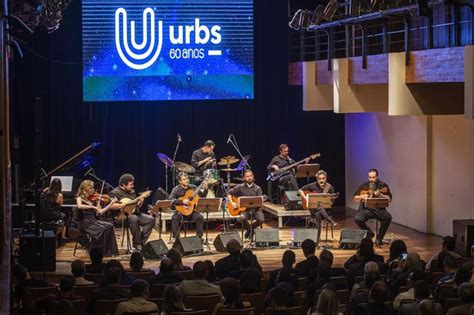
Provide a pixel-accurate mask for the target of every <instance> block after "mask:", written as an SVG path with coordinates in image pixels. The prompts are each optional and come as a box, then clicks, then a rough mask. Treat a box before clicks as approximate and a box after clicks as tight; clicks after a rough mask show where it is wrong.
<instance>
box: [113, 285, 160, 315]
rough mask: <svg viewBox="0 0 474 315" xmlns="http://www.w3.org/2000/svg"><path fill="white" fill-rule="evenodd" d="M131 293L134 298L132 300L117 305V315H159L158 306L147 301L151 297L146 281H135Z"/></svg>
mask: <svg viewBox="0 0 474 315" xmlns="http://www.w3.org/2000/svg"><path fill="white" fill-rule="evenodd" d="M130 292H131V295H132V297H131V298H130V300H128V301H125V302H121V303H119V304H118V305H117V308H116V310H115V315H122V314H124V313H137V312H143V313H150V314H158V306H157V305H156V304H155V303H153V302H149V301H147V300H146V298H147V297H148V295H149V285H148V283H147V282H146V281H145V280H141V279H137V280H135V281H134V282H133V283H132V287H131V289H130Z"/></svg>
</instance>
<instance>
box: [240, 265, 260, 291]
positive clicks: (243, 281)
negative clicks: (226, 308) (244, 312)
mask: <svg viewBox="0 0 474 315" xmlns="http://www.w3.org/2000/svg"><path fill="white" fill-rule="evenodd" d="M261 279H262V274H261V273H260V271H258V270H257V268H248V269H247V270H246V271H245V272H244V273H243V274H242V276H241V277H240V280H239V283H240V290H241V291H242V293H244V294H251V293H259V292H262V288H261V286H262V281H261Z"/></svg>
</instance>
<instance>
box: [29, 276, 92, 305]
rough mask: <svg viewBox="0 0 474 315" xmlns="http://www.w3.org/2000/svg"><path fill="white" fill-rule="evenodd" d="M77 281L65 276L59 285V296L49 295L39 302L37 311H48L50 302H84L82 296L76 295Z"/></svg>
mask: <svg viewBox="0 0 474 315" xmlns="http://www.w3.org/2000/svg"><path fill="white" fill-rule="evenodd" d="M75 286H76V280H75V279H74V277H73V276H64V277H63V278H62V279H61V282H60V283H59V292H58V293H57V294H49V295H47V296H44V297H42V298H40V299H39V300H37V301H36V302H35V306H36V309H37V310H39V311H40V310H47V309H48V304H49V302H52V301H59V300H69V301H76V300H82V299H83V298H82V296H78V295H75V294H74V287H75Z"/></svg>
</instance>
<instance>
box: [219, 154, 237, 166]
mask: <svg viewBox="0 0 474 315" xmlns="http://www.w3.org/2000/svg"><path fill="white" fill-rule="evenodd" d="M238 161H239V159H238V158H236V157H235V156H232V155H228V156H224V157H223V158H221V159H220V160H219V162H217V164H218V165H230V164H234V163H237V162H238Z"/></svg>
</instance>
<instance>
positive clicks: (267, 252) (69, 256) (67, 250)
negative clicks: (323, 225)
mask: <svg viewBox="0 0 474 315" xmlns="http://www.w3.org/2000/svg"><path fill="white" fill-rule="evenodd" d="M353 214H354V212H353V211H351V210H349V211H348V214H346V216H345V217H336V220H337V222H338V225H337V226H336V227H335V229H334V239H333V240H331V233H330V231H329V233H328V235H329V239H330V242H328V243H327V244H328V245H329V246H332V247H333V249H330V250H331V251H332V252H333V254H334V266H336V267H341V266H343V264H344V262H345V261H346V260H347V259H348V258H349V257H350V256H351V255H353V254H354V252H355V250H345V249H338V245H339V242H338V241H339V236H340V233H341V229H347V228H350V229H352V228H356V224H355V223H354V221H353ZM265 215H266V223H265V224H264V225H263V228H264V229H265V228H278V217H275V216H270V215H268V214H267V213H265ZM304 224H305V220H304V219H303V218H300V219H297V218H296V217H284V218H283V227H282V228H280V229H279V235H280V247H279V248H254V249H253V251H254V253H255V255H257V257H258V260H259V262H260V264H261V265H262V268H263V270H264V272H269V271H271V270H274V269H277V268H279V267H280V265H281V263H280V261H281V257H282V255H283V252H284V251H285V250H286V249H293V250H294V251H295V253H296V260H297V261H301V260H303V259H304V256H303V253H302V251H301V249H299V248H291V246H290V244H291V243H292V238H293V233H294V231H295V230H296V229H299V228H304ZM372 225H373V224H372ZM372 228H373V229H374V228H375V227H374V226H372ZM233 229H234V231H238V232H239V233H240V226H238V225H235V226H234V227H233ZM392 233H393V239H401V240H403V241H404V242H405V243H406V244H407V247H408V249H409V251H410V252H417V253H418V254H420V256H421V258H422V259H424V260H425V261H426V260H428V259H429V258H430V257H431V256H432V255H433V254H434V253H436V252H438V251H439V249H440V244H441V238H440V237H437V236H434V235H428V234H424V233H420V232H416V231H414V230H412V229H409V228H407V227H404V226H402V225H398V224H394V223H392V224H391V225H390V228H389V230H388V233H387V235H386V238H385V239H386V240H390V238H391V235H392ZM217 234H218V232H216V231H215V224H213V223H211V224H210V225H209V243H210V244H211V245H210V246H209V247H207V246H204V253H203V255H200V256H192V257H184V258H183V262H184V264H186V265H188V266H192V264H193V263H194V262H196V261H198V260H207V259H209V260H212V261H216V260H218V259H220V258H222V257H224V256H225V255H227V253H220V252H217V251H216V250H215V248H214V246H212V242H213V241H214V239H215V238H216V235H217ZM116 235H117V243H118V245H119V248H120V253H121V254H120V256H118V257H116V258H115V259H118V260H120V261H121V262H122V263H123V265H124V266H125V267H126V268H128V260H129V257H130V255H129V254H126V253H125V251H126V249H125V246H124V247H121V246H120V245H121V235H122V231H121V229H120V228H118V229H116ZM158 235H159V234H158V228H157V229H155V230H154V231H153V232H152V235H151V237H150V240H155V239H158ZM190 235H194V230H193V229H192V230H191V231H189V232H188V236H190ZM325 235H326V233H325V230H324V229H323V231H322V235H321V237H322V239H324V238H325ZM162 239H163V240H164V241H165V242H166V243H167V246H168V247H169V248H170V247H171V245H172V244H170V243H169V242H168V241H169V232H166V233H162ZM320 245H322V244H320ZM248 246H249V243H248V241H246V242H244V247H248ZM322 248H323V247H320V248H318V250H317V252H316V254H317V255H319V252H320V251H321V250H322ZM73 251H74V242H68V243H67V244H66V245H65V246H63V247H61V248H58V249H57V252H56V259H57V264H56V266H57V269H56V272H50V273H47V276H48V278H49V279H51V280H52V281H57V280H58V279H59V277H60V276H62V275H65V274H69V270H70V263H71V261H73V260H74V259H81V260H83V261H86V262H88V261H89V257H88V255H87V253H86V251H85V250H84V249H78V250H77V252H76V256H73ZM376 252H377V253H378V254H380V255H383V256H384V257H385V258H388V256H389V245H384V246H383V247H381V248H378V247H376ZM108 259H109V258H107V259H105V260H108ZM159 265H160V261H159V260H146V262H145V267H146V268H150V269H153V270H155V271H158V269H159Z"/></svg>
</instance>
